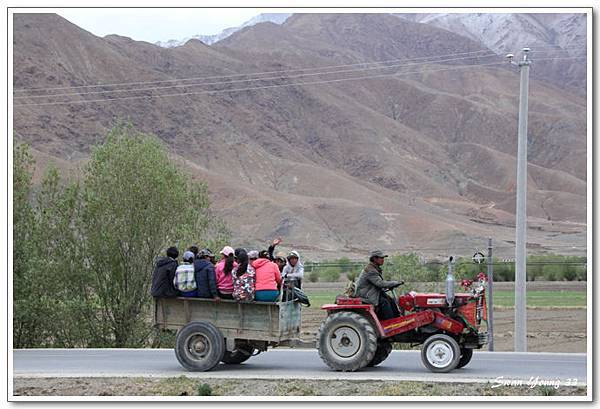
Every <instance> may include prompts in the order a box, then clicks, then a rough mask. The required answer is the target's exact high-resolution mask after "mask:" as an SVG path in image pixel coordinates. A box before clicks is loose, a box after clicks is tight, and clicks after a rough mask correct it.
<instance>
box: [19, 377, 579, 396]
mask: <svg viewBox="0 0 600 409" xmlns="http://www.w3.org/2000/svg"><path fill="white" fill-rule="evenodd" d="M13 391H14V394H15V395H16V396H17V395H18V396H190V397H191V396H585V395H586V393H587V389H586V388H585V387H566V386H559V387H558V388H555V387H553V386H535V387H530V386H529V385H526V384H524V385H522V386H499V387H495V386H494V385H493V384H489V383H488V384H473V383H434V382H409V381H327V380H291V381H278V380H261V379H244V380H239V379H237V380H226V379H202V380H199V379H193V378H188V377H186V376H180V377H176V378H15V379H14V389H13Z"/></svg>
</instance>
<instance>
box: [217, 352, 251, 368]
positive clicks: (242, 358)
mask: <svg viewBox="0 0 600 409" xmlns="http://www.w3.org/2000/svg"><path fill="white" fill-rule="evenodd" d="M253 353H254V348H252V349H251V350H250V351H247V350H244V349H236V350H235V351H225V353H224V354H223V359H221V361H222V362H223V363H224V364H229V365H238V364H241V363H242V362H246V361H247V360H248V358H250V357H251V356H252V354H253Z"/></svg>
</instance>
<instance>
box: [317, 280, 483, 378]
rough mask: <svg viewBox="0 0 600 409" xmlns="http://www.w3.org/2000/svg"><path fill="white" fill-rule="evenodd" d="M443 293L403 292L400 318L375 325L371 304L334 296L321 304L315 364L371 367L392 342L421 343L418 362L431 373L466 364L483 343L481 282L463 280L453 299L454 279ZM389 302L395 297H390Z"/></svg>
mask: <svg viewBox="0 0 600 409" xmlns="http://www.w3.org/2000/svg"><path fill="white" fill-rule="evenodd" d="M450 278H451V281H450V280H449V281H448V282H449V283H451V285H450V286H449V287H448V289H447V294H439V293H415V292H412V291H411V292H409V293H406V294H404V295H402V296H400V297H399V298H398V299H397V305H398V308H399V310H400V316H399V317H396V318H392V319H388V320H384V321H381V320H379V318H378V317H377V315H376V314H375V308H374V306H373V305H370V304H365V303H363V302H362V301H361V299H360V298H354V297H348V296H338V297H337V298H336V300H335V304H326V305H323V306H322V307H321V308H322V309H325V310H327V318H326V319H325V321H323V323H322V324H321V327H320V328H319V335H318V345H317V347H318V350H319V355H320V357H321V359H323V361H324V362H325V363H326V364H327V365H328V366H329V367H330V368H332V369H334V370H337V371H356V370H359V369H362V368H364V367H369V366H376V365H378V364H380V363H381V362H383V361H384V360H385V359H386V358H387V357H388V355H389V354H390V353H391V351H392V343H393V342H398V343H408V344H413V345H419V344H422V345H423V346H422V349H421V360H422V361H423V364H424V365H425V366H426V367H427V368H428V369H429V370H431V371H432V372H449V371H452V370H453V369H456V368H462V367H463V366H465V365H467V364H468V363H469V361H470V360H471V357H472V356H473V349H479V348H481V347H482V346H484V345H485V344H486V343H487V332H483V331H482V330H481V329H482V328H481V327H482V325H481V324H482V321H486V319H487V308H486V302H485V282H486V277H485V275H484V274H483V273H480V274H479V276H478V279H477V280H476V281H475V282H473V281H470V280H463V286H464V287H465V288H468V289H469V292H468V293H459V294H456V295H454V294H453V293H454V291H453V288H454V279H453V278H452V277H449V279H450ZM394 301H396V298H395V297H394Z"/></svg>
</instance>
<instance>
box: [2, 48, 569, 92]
mask: <svg viewBox="0 0 600 409" xmlns="http://www.w3.org/2000/svg"><path fill="white" fill-rule="evenodd" d="M545 48H548V47H546V46H543V47H537V48H536V50H538V49H542V50H543V49H545ZM490 51H491V50H489V49H481V50H477V51H467V52H462V53H453V54H445V55H431V56H424V57H415V58H408V59H392V60H382V61H373V62H362V63H352V64H342V65H330V66H320V67H307V68H297V69H291V70H278V71H264V72H255V73H241V74H230V75H220V76H209V77H190V78H175V79H170V80H157V81H137V82H121V83H104V84H102V83H100V84H90V85H78V86H67V87H53V88H19V89H15V90H13V92H28V91H34V92H41V91H54V90H66V89H79V88H96V87H117V86H130V85H149V84H162V83H169V82H183V81H196V80H207V79H224V78H236V77H243V76H256V75H266V74H282V73H290V72H299V71H310V70H322V69H330V68H344V67H352V66H359V65H372V64H386V63H393V62H398V61H405V62H409V61H419V60H424V59H429V58H443V57H452V56H458V55H467V54H477V53H481V52H490ZM556 51H557V52H563V51H564V52H567V51H568V50H562V49H560V50H550V51H546V52H556ZM569 51H570V50H569ZM494 55H498V54H494Z"/></svg>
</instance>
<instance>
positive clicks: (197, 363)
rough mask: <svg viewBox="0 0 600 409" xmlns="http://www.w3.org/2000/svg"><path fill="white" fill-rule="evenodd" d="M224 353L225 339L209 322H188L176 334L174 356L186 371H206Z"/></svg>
mask: <svg viewBox="0 0 600 409" xmlns="http://www.w3.org/2000/svg"><path fill="white" fill-rule="evenodd" d="M224 353H225V338H223V334H222V333H221V331H219V329H218V328H217V327H215V326H214V325H213V324H211V323H210V322H204V321H195V322H190V323H189V324H187V325H186V326H184V327H183V328H181V330H180V331H179V332H178V333H177V340H176V345H175V356H176V357H177V360H178V361H179V363H180V364H181V366H183V367H184V368H185V369H187V370H188V371H208V370H211V369H212V368H214V367H215V366H217V364H218V363H219V361H221V359H222V358H223V354H224Z"/></svg>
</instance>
